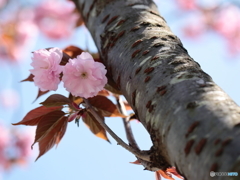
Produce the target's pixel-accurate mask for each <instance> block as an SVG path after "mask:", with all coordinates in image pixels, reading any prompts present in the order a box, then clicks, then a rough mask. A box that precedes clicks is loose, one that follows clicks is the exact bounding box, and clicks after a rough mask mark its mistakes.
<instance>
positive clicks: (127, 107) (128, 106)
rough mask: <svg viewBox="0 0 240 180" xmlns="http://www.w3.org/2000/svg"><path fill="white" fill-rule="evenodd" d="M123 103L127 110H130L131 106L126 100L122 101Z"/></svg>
mask: <svg viewBox="0 0 240 180" xmlns="http://www.w3.org/2000/svg"><path fill="white" fill-rule="evenodd" d="M124 105H125V108H126V110H127V111H129V110H132V107H131V106H130V105H129V104H128V102H124Z"/></svg>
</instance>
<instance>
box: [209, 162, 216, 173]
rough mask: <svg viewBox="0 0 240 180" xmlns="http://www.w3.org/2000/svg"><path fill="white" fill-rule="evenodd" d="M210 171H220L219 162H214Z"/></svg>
mask: <svg viewBox="0 0 240 180" xmlns="http://www.w3.org/2000/svg"><path fill="white" fill-rule="evenodd" d="M209 171H210V172H211V171H214V172H217V171H218V164H217V163H213V164H212V166H211V168H210V170H209Z"/></svg>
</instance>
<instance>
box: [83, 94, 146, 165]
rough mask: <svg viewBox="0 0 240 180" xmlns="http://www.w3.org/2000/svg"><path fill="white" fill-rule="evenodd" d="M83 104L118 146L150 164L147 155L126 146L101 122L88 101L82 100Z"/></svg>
mask: <svg viewBox="0 0 240 180" xmlns="http://www.w3.org/2000/svg"><path fill="white" fill-rule="evenodd" d="M84 102H85V103H86V106H87V109H88V110H89V112H91V113H92V115H93V116H94V117H95V118H96V120H97V121H98V123H99V124H100V125H101V126H102V127H103V128H104V129H105V130H106V131H107V132H108V133H109V134H110V135H111V136H112V137H113V139H115V140H116V141H117V143H118V145H121V146H122V147H123V148H125V149H126V150H128V151H129V152H131V153H132V154H134V155H135V156H136V157H138V158H140V159H143V160H145V161H148V162H150V156H149V155H148V153H146V151H145V152H141V151H139V150H138V149H134V148H132V147H131V146H129V145H127V144H126V143H125V142H124V141H123V140H122V139H121V138H119V137H118V136H117V135H116V134H115V133H114V132H113V131H112V130H111V129H110V128H109V127H108V126H107V124H105V122H104V121H103V120H102V118H101V117H100V116H99V115H98V113H97V112H96V111H95V110H94V108H93V107H92V106H91V104H90V103H89V101H88V100H87V99H85V98H84Z"/></svg>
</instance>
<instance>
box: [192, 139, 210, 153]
mask: <svg viewBox="0 0 240 180" xmlns="http://www.w3.org/2000/svg"><path fill="white" fill-rule="evenodd" d="M206 142H207V139H206V138H202V139H201V140H200V141H199V143H198V144H197V146H196V147H195V153H196V154H197V155H199V154H200V153H201V152H202V149H203V148H204V146H205V144H206Z"/></svg>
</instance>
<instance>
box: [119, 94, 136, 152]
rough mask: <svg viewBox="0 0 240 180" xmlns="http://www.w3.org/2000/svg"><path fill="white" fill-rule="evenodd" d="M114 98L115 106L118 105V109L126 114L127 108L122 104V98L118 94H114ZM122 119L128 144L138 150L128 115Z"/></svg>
mask: <svg viewBox="0 0 240 180" xmlns="http://www.w3.org/2000/svg"><path fill="white" fill-rule="evenodd" d="M115 98H116V100H117V106H118V109H119V111H120V112H121V113H122V114H123V115H125V116H127V115H128V114H127V110H126V108H125V105H124V102H123V100H122V99H121V97H120V96H118V95H116V96H115ZM122 120H123V124H124V128H125V132H126V136H127V140H128V142H129V144H130V145H131V146H132V147H133V148H134V149H137V150H140V149H139V147H138V144H137V142H136V140H135V138H134V136H133V133H132V128H131V125H130V122H129V117H127V118H122Z"/></svg>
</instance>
